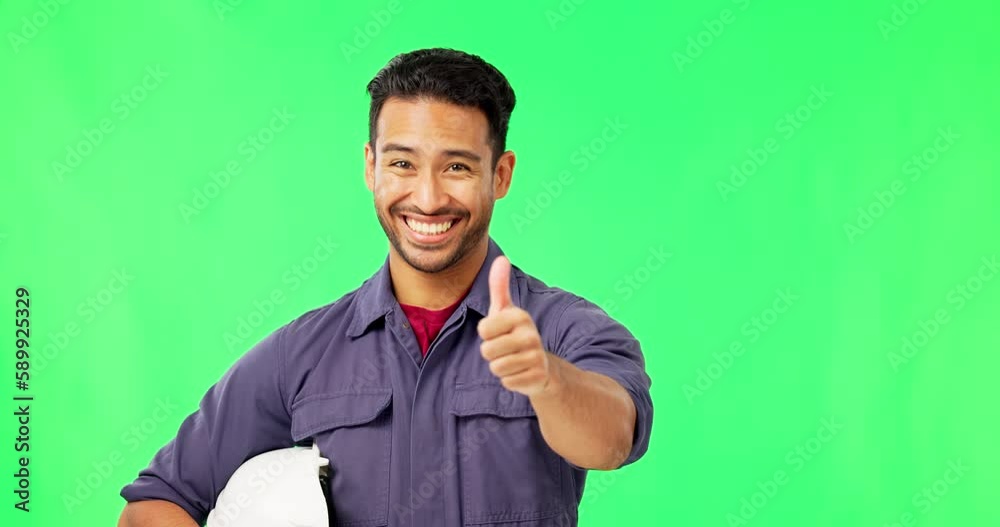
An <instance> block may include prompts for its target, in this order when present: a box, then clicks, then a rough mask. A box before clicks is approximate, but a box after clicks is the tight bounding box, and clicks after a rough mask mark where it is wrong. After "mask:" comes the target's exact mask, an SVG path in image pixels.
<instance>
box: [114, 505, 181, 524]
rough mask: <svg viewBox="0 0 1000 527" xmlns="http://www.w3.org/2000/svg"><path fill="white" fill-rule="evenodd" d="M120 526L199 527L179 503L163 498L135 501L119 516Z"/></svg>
mask: <svg viewBox="0 0 1000 527" xmlns="http://www.w3.org/2000/svg"><path fill="white" fill-rule="evenodd" d="M118 527H198V524H197V523H196V522H195V521H194V519H192V518H191V516H190V515H188V513H187V512H185V511H184V509H182V508H180V507H179V506H178V505H177V504H175V503H171V502H169V501H163V500H149V501H133V502H131V503H129V504H128V505H126V506H125V510H123V511H122V515H121V517H120V518H118Z"/></svg>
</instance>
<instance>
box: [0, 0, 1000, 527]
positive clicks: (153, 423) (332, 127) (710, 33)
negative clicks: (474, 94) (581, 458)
mask: <svg viewBox="0 0 1000 527" xmlns="http://www.w3.org/2000/svg"><path fill="white" fill-rule="evenodd" d="M668 4H680V3H668ZM996 25H997V17H996V7H995V6H994V5H993V4H992V3H989V2H985V1H983V2H971V1H967V2H944V1H940V0H928V1H917V0H895V1H890V0H878V1H875V2H864V1H860V0H853V1H847V2H820V3H802V2H792V1H777V0H772V1H770V2H762V1H761V2H759V1H756V0H732V1H731V0H715V1H713V2H709V3H692V6H685V5H666V6H654V5H653V3H652V2H632V3H627V2H609V1H604V0H588V1H583V0H575V1H573V0H562V1H561V2H557V1H556V0H546V1H543V2H529V1H526V0H525V1H516V2H505V3H503V4H489V5H488V6H487V5H486V4H483V5H480V4H479V3H467V2H431V1H429V0H414V1H407V0H393V1H390V2H386V1H381V0H376V1H363V2H341V3H337V5H334V3H333V2H324V3H320V2H318V1H313V2H290V3H285V2H274V1H271V2H268V1H264V0H245V1H242V2H241V1H238V0H216V1H212V0H203V1H200V2H169V3H168V2H163V3H147V2H121V1H117V2H110V1H108V2H82V1H56V0H40V1H39V0H35V1H9V2H4V3H3V5H2V6H0V30H2V32H3V34H4V39H3V43H2V44H3V46H2V47H0V75H2V79H3V88H2V90H3V97H2V98H0V101H2V102H0V104H2V111H0V115H2V122H3V124H2V126H0V134H2V135H0V145H3V147H2V148H3V150H2V155H0V168H2V170H0V178H2V192H0V210H2V220H0V257H2V285H0V291H2V294H3V295H5V296H6V300H4V303H5V305H7V306H8V307H7V308H6V311H5V313H6V314H5V315H4V316H3V321H2V323H3V325H4V326H5V327H7V328H8V329H7V330H5V331H4V332H3V334H4V335H6V337H4V338H5V340H4V342H3V347H4V348H6V349H7V350H8V352H7V353H6V354H5V359H4V361H3V362H2V364H0V368H2V370H3V374H2V375H0V377H2V378H4V379H6V381H5V382H4V383H3V384H5V386H4V387H3V391H4V393H6V394H7V395H6V396H5V398H6V399H7V402H6V403H4V407H3V410H2V412H0V413H2V414H3V415H5V416H6V417H4V418H3V419H2V420H0V437H2V438H3V441H2V443H3V445H4V446H3V447H2V450H3V454H2V457H0V459H2V462H3V465H2V471H0V472H2V473H3V474H4V477H3V479H2V482H0V488H2V489H4V491H3V492H2V493H0V495H3V496H4V498H3V503H2V504H0V509H2V510H3V513H2V519H0V523H2V524H3V525H75V526H98V525H113V523H114V521H115V519H116V518H117V515H118V513H119V511H120V509H121V507H122V505H123V501H122V500H121V498H120V497H119V496H118V491H119V489H120V488H121V486H122V485H123V484H125V483H126V482H128V481H130V480H131V479H132V478H133V477H134V476H135V475H136V473H137V471H138V470H139V469H140V468H142V467H144V466H145V465H146V463H147V462H148V461H149V459H150V458H151V456H152V455H153V453H154V452H155V451H156V450H157V449H158V448H159V447H160V446H161V445H162V444H163V443H165V442H166V441H167V440H168V439H169V438H170V437H172V436H173V434H174V433H175V432H176V430H177V427H178V425H179V424H180V422H181V420H182V419H183V418H184V417H185V416H186V415H187V414H188V413H189V412H191V411H193V410H194V409H195V408H196V405H197V401H198V399H199V398H200V397H201V395H202V394H203V393H204V391H205V390H206V389H207V388H208V387H209V386H210V385H211V384H212V383H213V382H214V381H216V380H217V379H218V378H219V377H220V375H221V374H222V373H223V372H224V371H225V369H226V368H227V367H228V366H229V365H230V364H232V363H233V361H234V360H236V358H237V357H239V356H240V355H241V354H242V353H243V352H245V351H246V350H247V349H248V348H249V346H250V345H251V344H252V343H254V342H256V341H257V340H259V339H260V338H262V337H263V336H264V335H266V334H268V333H269V332H271V331H272V330H274V329H275V328H277V327H278V326H280V325H282V324H284V323H285V322H287V321H288V320H290V319H292V318H294V317H296V316H298V315H300V314H302V313H303V312H305V311H307V310H310V309H312V308H314V307H317V306H319V305H322V304H326V303H328V302H331V301H332V300H334V299H336V298H338V297H340V296H341V295H343V294H344V293H346V292H348V291H350V290H352V289H354V288H355V287H357V286H358V285H359V284H360V283H361V282H362V281H363V280H364V279H365V278H367V277H368V276H370V275H371V274H372V273H373V272H374V271H375V270H376V268H377V267H378V266H379V265H380V264H381V263H382V261H383V259H384V258H385V254H386V251H387V242H386V239H385V236H384V234H383V232H382V231H381V229H380V227H379V225H378V222H377V221H376V219H375V215H374V211H373V210H372V203H371V195H370V194H369V193H368V191H367V190H366V188H365V186H364V181H363V163H362V162H363V157H362V146H363V143H364V141H365V139H366V133H367V128H366V123H367V120H366V119H367V112H368V99H367V95H366V93H365V89H364V88H365V85H366V83H367V82H368V80H369V79H370V78H371V77H372V76H373V75H374V74H375V72H376V71H377V70H378V68H380V67H381V66H382V65H384V64H385V62H386V61H387V60H388V59H389V58H390V57H392V56H393V55H395V54H397V53H400V52H403V51H409V50H412V49H416V48H421V47H430V46H449V47H456V48H459V49H463V50H466V51H470V52H474V53H477V54H480V55H481V56H483V57H484V58H485V59H486V60H488V61H490V62H492V63H493V64H495V65H496V66H497V67H498V68H500V69H501V70H502V71H503V72H504V73H505V74H506V75H507V76H508V78H509V79H510V81H511V83H512V85H513V86H514V88H515V90H516V93H517V96H518V104H517V108H516V110H515V112H514V115H513V119H512V122H511V127H510V135H509V138H508V144H509V146H510V148H512V149H513V150H514V151H515V152H516V153H517V154H518V163H517V167H516V170H515V177H514V181H513V187H512V189H511V192H510V194H509V195H508V197H506V198H505V199H503V200H502V201H500V202H498V204H497V208H496V211H495V215H494V220H493V224H492V230H491V234H492V235H493V236H494V237H495V239H496V240H497V241H498V242H499V243H500V245H501V247H502V248H503V249H504V250H505V251H506V252H507V253H508V254H509V255H510V256H511V259H512V261H513V262H514V263H515V264H517V265H519V266H521V267H522V268H524V269H525V270H526V271H528V272H529V273H531V274H533V275H535V276H537V277H539V278H541V279H542V280H544V281H546V282H547V283H549V284H551V285H555V286H559V287H562V288H564V289H567V290H570V291H573V292H575V293H577V294H580V295H582V296H584V297H587V298H589V299H592V300H594V301H595V302H597V303H599V304H601V305H602V306H604V307H605V308H606V309H608V310H609V312H611V313H612V315H613V316H615V317H616V318H617V319H619V320H620V321H622V322H623V323H625V324H626V325H627V326H628V327H629V328H630V329H631V330H632V331H633V332H634V333H635V334H636V335H637V336H638V337H639V338H640V340H641V342H642V343H643V348H644V351H645V353H646V357H647V361H648V370H649V373H650V376H651V377H652V379H653V398H654V402H655V407H656V420H655V426H654V432H653V439H652V444H651V446H650V449H649V452H648V454H647V455H646V456H645V458H643V459H642V460H641V461H639V462H638V463H636V464H634V465H632V466H629V467H627V468H625V469H622V470H620V471H616V472H606V473H599V472H594V473H592V474H591V476H590V478H589V480H588V486H587V491H586V494H585V496H584V501H583V504H582V509H581V524H582V525H586V526H598V525H647V524H653V523H654V522H660V523H659V524H668V525H684V526H712V525H718V526H725V525H775V526H783V525H788V526H791V525H815V526H834V525H835V526H844V525H871V526H884V525H901V526H907V527H908V526H911V525H921V526H949V527H951V526H956V525H962V526H964V525H976V526H978V525H997V524H998V522H1000V511H998V505H1000V499H998V494H1000V475H998V474H1000V454H998V453H997V448H998V446H1000V439H998V434H997V432H998V429H1000V426H998V421H1000V409H998V407H1000V406H998V402H1000V397H998V395H1000V394H998V390H997V388H996V386H997V384H998V383H997V380H996V375H997V367H998V366H1000V359H998V358H997V356H998V355H997V351H998V348H1000V323H998V321H1000V270H997V269H996V261H997V260H996V259H997V257H998V253H1000V237H998V232H1000V209H998V202H1000V196H998V194H997V193H998V177H997V173H998V172H997V169H998V160H1000V155H998V148H997V147H998V145H1000V133H998V128H997V118H998V117H1000V112H998V100H1000V99H998V97H997V93H998V89H997V88H998V87H997V82H996V80H997V74H998V73H997V72H998V71H1000V53H998V51H1000V49H998V45H997V39H996V37H995V28H996ZM327 246H333V247H334V248H333V249H331V250H327V249H324V247H327ZM17 287H25V288H27V289H28V291H29V293H30V302H31V303H30V329H31V334H30V339H29V343H28V345H29V350H30V352H31V359H30V360H31V361H32V362H31V371H30V373H31V377H30V385H29V388H28V390H25V391H21V390H18V389H16V385H15V379H14V378H13V377H15V374H16V364H15V361H16V349H17V346H18V344H17V342H16V337H15V329H16V328H15V323H16V322H15V321H16V320H18V318H17V315H16V314H15V309H16V307H15V305H14V304H15V300H16V298H15V290H16V288H17ZM272 298H277V299H280V301H278V302H272V303H271V304H270V305H269V304H268V300H269V299H272ZM23 344H24V343H22V346H23ZM23 395H29V396H33V397H34V398H35V399H34V400H33V401H31V403H30V425H29V426H30V434H31V435H30V443H29V444H30V448H31V450H30V463H29V469H30V492H31V494H30V508H31V512H30V513H27V514H26V513H24V512H21V511H19V510H16V509H15V508H14V505H15V503H16V502H17V501H18V500H17V496H16V495H15V494H14V493H13V491H14V490H15V489H16V486H17V484H18V478H16V477H12V475H13V474H15V472H16V471H17V470H18V469H19V467H18V466H17V460H16V457H15V455H16V454H17V452H15V450H14V446H15V445H17V444H19V443H18V442H16V440H15V438H16V436H17V432H18V423H17V417H15V415H14V414H15V412H16V411H17V407H16V405H15V402H14V401H12V400H11V398H12V397H14V396H23Z"/></svg>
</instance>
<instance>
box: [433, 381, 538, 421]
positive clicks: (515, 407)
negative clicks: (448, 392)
mask: <svg viewBox="0 0 1000 527" xmlns="http://www.w3.org/2000/svg"><path fill="white" fill-rule="evenodd" d="M451 413H452V414H453V415H458V416H470V415H481V414H482V415H494V416H497V417H535V409H534V408H532V407H531V400H530V399H528V397H527V396H525V395H521V394H519V393H516V392H512V391H510V390H508V389H506V388H504V387H503V385H501V384H499V383H480V384H464V383H456V384H455V393H454V395H453V396H452V400H451Z"/></svg>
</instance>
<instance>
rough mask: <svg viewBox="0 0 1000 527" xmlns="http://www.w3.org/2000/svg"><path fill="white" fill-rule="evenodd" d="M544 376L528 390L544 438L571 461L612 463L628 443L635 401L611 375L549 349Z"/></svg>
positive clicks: (595, 465)
mask: <svg viewBox="0 0 1000 527" xmlns="http://www.w3.org/2000/svg"><path fill="white" fill-rule="evenodd" d="M548 360H549V371H550V379H549V383H548V385H547V386H546V388H545V389H544V390H543V391H541V392H539V393H538V394H536V395H533V396H531V405H532V407H534V409H535V414H537V415H538V424H539V426H540V427H541V430H542V436H543V437H544V438H545V442H546V443H548V445H549V447H550V448H552V450H554V451H555V452H556V453H557V454H559V455H561V456H562V457H563V458H565V459H566V460H568V461H570V462H571V463H573V464H575V465H578V466H581V467H584V468H592V469H599V470H611V469H614V468H618V467H619V466H621V464H622V463H623V462H624V461H625V459H626V458H627V457H628V453H629V451H630V450H631V448H632V436H633V432H634V429H635V420H636V412H635V404H634V403H633V402H632V397H631V396H630V395H629V393H628V392H627V391H626V390H625V388H623V387H622V386H621V385H620V384H618V383H617V382H616V381H614V380H613V379H611V378H610V377H607V376H605V375H601V374H599V373H594V372H589V371H585V370H581V369H580V368H577V367H576V366H574V365H573V364H571V363H569V362H567V361H566V360H564V359H562V358H560V357H558V356H556V355H554V354H551V353H549V354H548Z"/></svg>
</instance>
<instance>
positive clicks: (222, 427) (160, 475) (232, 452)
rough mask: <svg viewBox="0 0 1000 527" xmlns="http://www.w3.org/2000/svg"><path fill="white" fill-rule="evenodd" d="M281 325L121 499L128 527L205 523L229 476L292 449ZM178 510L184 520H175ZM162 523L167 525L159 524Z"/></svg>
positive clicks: (204, 401)
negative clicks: (271, 453)
mask: <svg viewBox="0 0 1000 527" xmlns="http://www.w3.org/2000/svg"><path fill="white" fill-rule="evenodd" d="M286 328H287V326H285V327H282V328H281V329H278V330H277V331H275V332H273V333H271V334H270V335H268V336H267V337H265V338H264V339H263V340H261V341H260V342H258V343H257V344H256V345H255V346H253V348H251V349H250V351H248V352H247V353H246V354H244V355H243V356H242V357H240V358H239V360H237V361H236V363H235V364H233V366H232V367H230V368H229V370H228V371H227V372H226V373H225V375H223V376H222V378H221V379H220V380H219V382H217V383H215V385H213V386H212V387H211V388H209V390H208V391H207V392H206V393H205V395H204V396H203V397H202V398H201V401H200V403H199V405H198V410H197V411H195V412H194V413H193V414H191V415H189V416H188V417H187V418H186V419H185V420H184V422H183V423H181V426H180V429H179V430H178V431H177V435H176V436H175V437H174V438H173V439H172V440H171V441H170V442H169V443H167V444H166V445H165V446H164V447H163V448H161V449H160V450H159V451H158V452H157V453H156V455H155V456H154V457H153V460H152V462H151V463H150V464H149V466H148V467H146V468H145V469H143V470H142V471H141V472H139V477H138V478H136V480H135V481H133V482H132V483H130V484H129V485H126V486H125V487H124V488H123V489H122V491H121V495H122V497H123V498H125V501H127V502H129V504H128V505H127V506H126V510H125V512H124V513H123V515H122V518H123V519H122V521H124V522H125V525H128V526H129V527H160V526H162V527H175V526H183V527H189V526H191V525H199V524H201V523H204V521H205V520H206V518H207V517H208V514H209V512H210V511H211V509H212V508H213V507H214V506H215V502H216V499H217V498H218V495H219V493H220V492H222V489H223V488H224V487H225V486H226V484H227V483H228V481H229V478H230V476H232V474H233V473H234V472H236V469H238V468H239V467H240V465H241V464H243V462H245V461H246V460H247V459H250V458H252V457H254V456H256V455H257V454H260V453H262V452H267V451H271V450H275V449H278V448H285V447H290V446H292V444H293V442H292V438H291V416H290V415H289V413H288V401H286V400H285V392H284V388H283V380H282V375H283V373H282V372H283V370H284V359H283V352H282V350H283V344H282V343H283V339H282V335H284V331H285V330H286ZM179 511H182V512H183V513H184V514H185V515H183V516H182V515H180V512H179ZM164 522H167V523H164Z"/></svg>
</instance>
